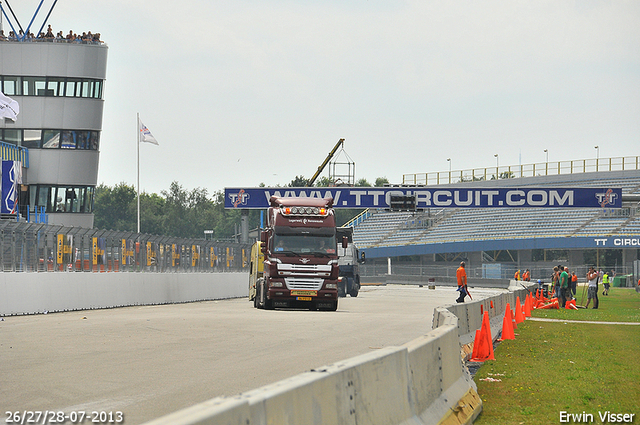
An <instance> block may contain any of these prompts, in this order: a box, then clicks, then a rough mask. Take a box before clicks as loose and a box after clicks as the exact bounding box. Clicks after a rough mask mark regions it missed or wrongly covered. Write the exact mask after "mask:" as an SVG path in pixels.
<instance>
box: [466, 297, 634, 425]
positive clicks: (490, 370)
mask: <svg viewBox="0 0 640 425" xmlns="http://www.w3.org/2000/svg"><path fill="white" fill-rule="evenodd" d="M600 294H602V290H601V291H600ZM610 294H611V295H609V296H608V297H606V296H605V297H603V296H600V307H599V309H597V310H592V309H589V310H585V309H580V310H555V311H554V310H535V311H534V313H533V316H534V317H548V318H553V319H561V320H562V319H572V320H595V321H619V322H640V294H638V293H636V292H635V290H633V289H627V288H612V291H611V292H610ZM578 301H580V292H578ZM585 303H586V302H585ZM515 332H516V334H517V336H516V339H515V340H511V341H504V342H502V343H500V344H499V345H498V346H497V347H496V350H495V358H496V360H492V361H487V362H485V363H484V364H483V365H482V367H480V369H479V370H478V372H477V373H476V375H475V378H474V380H475V382H476V383H477V385H478V392H479V394H480V397H481V398H482V400H483V412H482V414H481V415H480V417H479V418H478V419H477V420H476V422H475V424H480V425H484V424H490V425H494V424H496V425H499V424H557V423H560V412H561V411H565V412H568V413H573V414H580V413H583V412H586V413H590V414H592V415H593V417H594V421H593V422H592V423H596V424H597V423H601V422H600V419H599V416H598V412H602V413H604V412H606V411H610V412H612V413H635V414H636V416H635V417H634V421H633V423H640V405H639V403H638V400H640V367H639V364H640V362H639V361H638V359H639V358H640V326H629V325H613V324H612V325H601V324H588V323H565V322H562V321H560V322H536V321H532V320H527V321H525V322H524V323H521V324H520V325H519V326H518V329H517V330H516V331H515ZM488 377H489V378H494V379H501V382H487V381H481V379H485V378H488ZM572 423H573V422H572Z"/></svg>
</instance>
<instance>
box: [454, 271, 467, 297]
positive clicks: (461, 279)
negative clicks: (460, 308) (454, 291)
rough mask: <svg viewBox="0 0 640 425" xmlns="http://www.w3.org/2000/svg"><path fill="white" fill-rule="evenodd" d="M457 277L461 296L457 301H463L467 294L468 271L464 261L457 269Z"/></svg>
mask: <svg viewBox="0 0 640 425" xmlns="http://www.w3.org/2000/svg"><path fill="white" fill-rule="evenodd" d="M456 278H457V279H458V291H459V292H460V296H459V297H458V299H457V300H456V302H457V303H463V302H464V298H465V297H466V296H467V271H466V270H465V264H464V261H461V262H460V267H458V270H456Z"/></svg>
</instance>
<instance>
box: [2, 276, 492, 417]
mask: <svg viewBox="0 0 640 425" xmlns="http://www.w3.org/2000/svg"><path fill="white" fill-rule="evenodd" d="M500 292H501V291H500V290H487V289H480V288H475V289H474V290H473V296H474V299H480V298H484V297H486V296H490V295H494V294H497V293H500ZM457 295H458V293H457V292H455V290H454V288H452V287H443V288H437V289H435V290H429V289H427V288H426V287H423V288H420V287H417V286H401V285H389V286H368V287H363V288H362V289H361V291H360V295H359V296H358V297H357V298H351V297H347V298H341V299H340V301H339V306H338V311H337V312H316V311H302V310H274V311H265V310H257V309H254V308H253V303H252V302H249V301H248V300H247V298H241V299H232V300H221V301H207V302H199V303H190V304H178V305H162V306H144V307H128V308H118V309H109V310H87V311H78V312H68V313H55V314H48V315H37V316H16V317H5V318H4V321H0V413H2V414H3V415H4V419H5V420H6V419H7V413H5V412H7V411H45V410H49V411H52V410H53V411H64V412H67V413H68V412H72V411H86V412H87V413H89V412H92V411H97V412H102V411H106V412H115V411H120V412H123V414H124V418H125V423H126V424H139V423H142V422H145V421H148V420H151V419H154V418H157V417H159V416H162V415H165V414H167V413H171V412H174V411H176V410H179V409H181V408H184V407H188V406H191V405H194V404H196V403H200V402H202V401H205V400H208V399H211V398H214V397H217V396H223V395H227V396H231V395H235V394H238V393H240V392H244V391H248V390H251V389H254V388H258V387H260V386H263V385H266V384H270V383H273V382H276V381H278V380H281V379H284V378H287V377H290V376H293V375H296V374H299V373H302V372H305V371H308V370H310V369H314V368H317V367H320V366H323V365H328V364H331V363H334V362H337V361H339V360H344V359H347V358H350V357H353V356H356V355H360V354H364V353H367V352H370V351H373V350H377V349H380V348H382V347H387V346H398V345H402V344H404V343H406V342H408V341H411V340H412V339H414V338H416V337H418V336H420V335H423V334H425V333H427V332H428V331H430V330H431V321H432V316H433V309H434V308H435V307H437V306H442V305H445V304H449V303H451V302H453V301H454V300H455V298H456V297H457Z"/></svg>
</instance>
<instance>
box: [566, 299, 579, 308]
mask: <svg viewBox="0 0 640 425" xmlns="http://www.w3.org/2000/svg"><path fill="white" fill-rule="evenodd" d="M564 308H566V309H567V310H577V309H578V307H576V300H571V301H567V302H566V303H565V305H564Z"/></svg>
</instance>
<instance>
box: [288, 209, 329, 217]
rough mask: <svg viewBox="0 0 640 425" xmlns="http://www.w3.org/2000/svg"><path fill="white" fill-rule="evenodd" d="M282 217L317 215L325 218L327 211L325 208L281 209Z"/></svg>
mask: <svg viewBox="0 0 640 425" xmlns="http://www.w3.org/2000/svg"><path fill="white" fill-rule="evenodd" d="M280 210H281V212H282V214H283V215H319V216H326V215H327V213H328V211H327V208H325V207H281V209H280Z"/></svg>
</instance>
